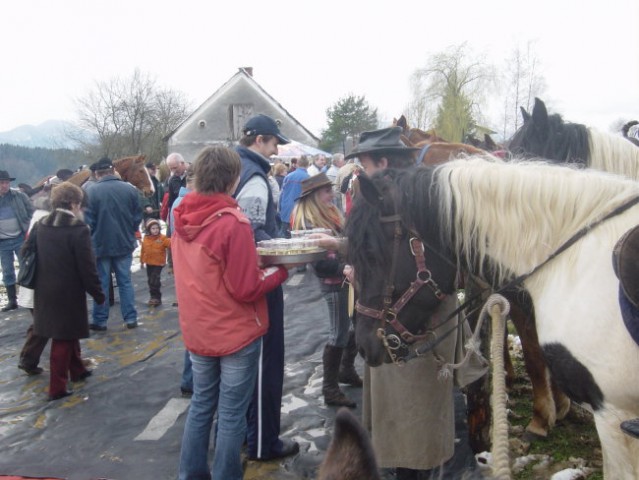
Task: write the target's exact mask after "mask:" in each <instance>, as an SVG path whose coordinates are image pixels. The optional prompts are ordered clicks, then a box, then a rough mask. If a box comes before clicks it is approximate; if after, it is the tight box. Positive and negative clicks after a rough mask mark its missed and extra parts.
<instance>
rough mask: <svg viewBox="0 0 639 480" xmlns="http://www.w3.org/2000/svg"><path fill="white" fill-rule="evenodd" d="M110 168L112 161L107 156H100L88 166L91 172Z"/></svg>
mask: <svg viewBox="0 0 639 480" xmlns="http://www.w3.org/2000/svg"><path fill="white" fill-rule="evenodd" d="M111 168H113V162H112V161H111V159H110V158H109V157H102V158H101V159H100V160H98V161H97V162H95V163H94V164H92V165H91V166H90V167H89V169H90V170H91V171H92V172H97V171H99V170H109V169H111Z"/></svg>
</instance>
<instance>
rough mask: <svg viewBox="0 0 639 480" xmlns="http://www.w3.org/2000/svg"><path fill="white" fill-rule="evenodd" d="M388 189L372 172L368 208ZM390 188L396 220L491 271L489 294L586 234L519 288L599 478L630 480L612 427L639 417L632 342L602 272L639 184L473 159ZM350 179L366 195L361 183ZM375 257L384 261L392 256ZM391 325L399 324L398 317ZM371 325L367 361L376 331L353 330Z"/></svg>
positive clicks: (607, 274)
mask: <svg viewBox="0 0 639 480" xmlns="http://www.w3.org/2000/svg"><path fill="white" fill-rule="evenodd" d="M400 175H401V174H400ZM388 181H389V180H388V178H386V177H384V176H383V175H380V176H379V177H377V178H374V179H373V185H374V186H375V188H377V193H376V194H375V195H377V198H374V197H375V195H372V196H370V198H371V199H372V200H371V201H372V203H371V204H372V205H375V202H377V203H378V204H379V202H380V201H382V202H386V207H388V203H389V202H390V201H391V200H389V199H388V198H384V197H385V195H383V194H382V193H381V192H383V191H386V192H388V191H389V187H388ZM394 181H395V187H394V192H395V193H396V194H397V192H400V193H401V194H399V195H390V194H386V196H388V197H391V196H392V197H393V198H392V202H393V203H395V206H394V209H395V211H396V213H400V215H401V216H402V218H403V221H404V223H405V224H406V225H408V226H410V227H412V228H413V229H414V230H415V231H416V232H417V234H418V235H419V236H421V238H423V239H424V240H425V241H426V242H427V243H428V244H430V245H450V246H451V247H452V250H453V251H454V252H455V256H456V259H457V260H459V261H461V262H462V263H463V264H465V265H467V266H468V265H471V266H481V267H483V266H487V265H488V266H490V269H491V275H489V277H490V279H491V281H492V282H493V284H494V286H495V287H497V286H499V285H500V284H503V283H505V282H506V281H507V280H509V279H511V278H513V277H518V276H520V275H524V274H527V273H529V272H532V271H533V270H535V268H536V267H537V266H539V265H541V264H543V263H544V262H545V261H546V260H547V259H548V258H549V257H550V256H551V255H553V253H554V252H556V251H557V250H558V249H560V247H561V246H562V245H564V243H566V242H568V241H569V239H571V238H572V237H573V236H575V234H577V233H578V232H580V231H581V230H582V229H584V228H585V227H588V226H591V227H592V228H591V229H588V230H587V233H585V234H584V235H583V236H579V237H578V239H576V240H575V241H574V243H573V244H572V245H571V246H570V247H569V248H567V249H566V250H565V251H563V253H561V254H559V255H557V256H556V257H555V258H553V259H552V260H551V261H549V262H548V263H546V264H545V265H543V266H542V267H541V268H539V269H538V270H537V271H535V273H534V274H532V275H531V276H529V277H527V278H526V279H525V280H524V282H523V286H525V288H526V289H527V291H528V292H529V293H530V295H531V297H532V299H533V303H534V308H535V314H536V324H537V331H538V333H539V340H540V343H541V345H542V348H543V350H544V353H545V355H546V358H547V360H548V363H549V366H550V369H551V372H552V375H553V378H555V379H557V380H558V382H559V384H560V386H561V387H562V388H563V389H564V391H565V392H566V393H567V394H568V395H569V397H571V398H572V400H574V401H577V402H580V403H586V404H589V405H590V406H591V408H592V411H593V413H594V418H595V422H596V426H597V431H598V434H599V438H600V441H601V445H602V451H603V459H604V474H605V475H606V477H607V478H611V479H636V478H639V442H638V441H637V440H633V439H632V438H630V437H629V436H627V435H625V434H623V433H622V432H621V430H620V428H619V424H620V423H621V422H622V421H623V420H628V419H631V418H636V417H638V416H639V346H638V345H637V344H636V343H635V342H634V341H633V339H632V338H631V336H630V334H629V333H628V331H627V330H626V327H625V325H624V322H623V319H622V317H621V311H620V307H619V303H618V288H619V282H618V280H617V278H616V277H615V274H614V271H613V266H612V251H613V248H614V246H615V243H616V242H617V241H618V240H619V238H620V237H621V236H622V235H623V234H624V233H625V232H626V231H627V230H629V229H630V228H632V227H633V226H635V225H637V224H639V204H637V203H634V204H631V201H632V200H633V199H635V198H637V197H639V183H637V182H636V181H633V180H627V179H624V178H622V177H618V176H613V175H610V174H607V173H602V172H597V171H594V170H577V169H572V168H569V167H562V166H554V165H548V164H544V163H539V162H521V163H516V162H515V163H497V162H491V161H487V160H485V159H480V158H471V159H469V160H459V161H453V162H450V163H446V164H442V165H441V166H438V167H437V168H436V169H434V170H433V169H432V168H431V169H418V170H417V171H416V172H411V173H410V174H407V175H404V176H399V177H397V178H396V179H395V180H394ZM384 182H386V185H384ZM360 183H361V190H362V193H363V194H364V196H365V197H366V198H367V199H368V198H369V197H367V193H366V191H367V190H369V189H368V187H367V186H366V185H365V183H366V182H364V183H362V182H360ZM382 187H385V189H384V188H382ZM624 205H630V206H628V207H627V208H626V207H622V206H624ZM369 208H370V207H369ZM616 209H619V212H618V213H616V214H614V215H612V216H611V217H610V218H608V219H606V220H605V221H602V222H598V220H599V219H601V218H603V217H605V216H607V215H608V214H610V213H611V212H613V211H615V210H616ZM353 213H354V212H353ZM439 235H441V237H439ZM349 238H350V237H349ZM442 239H443V240H442ZM386 251H387V252H388V253H386V255H391V252H392V249H391V248H387V249H386ZM431 258H432V255H431ZM453 260H454V259H453ZM481 267H479V268H477V269H476V270H477V272H476V273H479V274H480V275H481V274H482V273H483V271H482V270H483V269H482V268H481ZM413 268H415V267H413ZM398 270H399V269H398ZM383 273H386V275H387V274H388V272H380V274H383ZM398 275H399V274H398ZM435 281H437V278H435ZM396 284H397V283H396ZM362 290H363V291H364V289H362ZM420 301H421V300H420V299H419V298H418V296H417V295H416V296H415V297H413V302H414V303H417V302H420ZM430 301H431V302H432V296H431V300H430ZM398 319H399V320H400V321H402V320H405V321H407V322H408V321H409V320H408V319H407V318H404V319H402V316H401V314H400V315H398ZM371 325H372V324H371V322H358V344H360V347H363V348H364V349H365V350H366V349H367V348H369V351H368V352H366V354H367V358H368V356H369V354H374V353H375V348H376V347H373V346H372V344H373V342H374V341H375V340H374V335H375V332H374V331H373V332H372V335H371V336H368V335H367V334H368V333H371V332H364V331H363V330H364V329H370V330H375V328H373V327H374V326H373V327H372V326H371ZM409 329H410V328H409ZM360 340H362V341H361V342H360ZM377 342H378V343H379V340H377ZM367 343H368V344H367Z"/></svg>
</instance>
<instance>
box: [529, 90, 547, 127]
mask: <svg viewBox="0 0 639 480" xmlns="http://www.w3.org/2000/svg"><path fill="white" fill-rule="evenodd" d="M532 119H533V123H534V124H535V125H536V126H537V127H538V128H539V127H543V128H546V127H547V125H548V110H546V104H545V103H544V102H542V101H541V100H539V99H538V98H537V97H535V106H534V107H533V111H532Z"/></svg>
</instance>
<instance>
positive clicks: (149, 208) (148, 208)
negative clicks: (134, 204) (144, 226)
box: [144, 206, 153, 213]
mask: <svg viewBox="0 0 639 480" xmlns="http://www.w3.org/2000/svg"><path fill="white" fill-rule="evenodd" d="M144 211H145V212H146V213H153V208H151V207H150V206H149V207H144Z"/></svg>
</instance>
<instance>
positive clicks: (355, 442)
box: [317, 408, 380, 480]
mask: <svg viewBox="0 0 639 480" xmlns="http://www.w3.org/2000/svg"><path fill="white" fill-rule="evenodd" d="M317 478H318V480H331V479H336V478H339V479H342V480H359V479H361V478H366V479H369V480H379V478H380V477H379V473H378V471H377V461H376V460H375V454H374V453H373V447H372V445H371V441H370V438H369V437H368V432H366V430H364V428H363V427H362V426H361V425H360V424H359V422H358V421H357V419H356V418H355V416H354V415H353V414H352V413H350V412H349V411H348V410H347V409H346V408H341V409H340V410H339V411H338V412H337V415H336V416H335V431H334V433H333V440H332V441H331V444H330V445H329V447H328V450H327V451H326V456H325V457H324V461H323V462H322V465H321V466H320V470H319V475H318V477H317Z"/></svg>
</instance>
